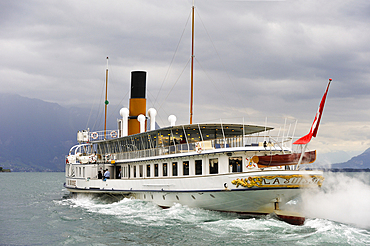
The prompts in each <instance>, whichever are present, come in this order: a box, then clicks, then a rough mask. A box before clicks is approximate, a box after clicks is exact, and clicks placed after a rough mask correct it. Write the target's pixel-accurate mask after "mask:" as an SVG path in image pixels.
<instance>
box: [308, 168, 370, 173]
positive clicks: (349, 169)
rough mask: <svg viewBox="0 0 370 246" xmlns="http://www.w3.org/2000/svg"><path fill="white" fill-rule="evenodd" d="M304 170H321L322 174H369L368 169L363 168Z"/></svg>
mask: <svg viewBox="0 0 370 246" xmlns="http://www.w3.org/2000/svg"><path fill="white" fill-rule="evenodd" d="M306 170H322V171H324V172H333V173H338V172H343V173H345V172H349V173H351V172H370V168H365V169H359V168H315V169H306Z"/></svg>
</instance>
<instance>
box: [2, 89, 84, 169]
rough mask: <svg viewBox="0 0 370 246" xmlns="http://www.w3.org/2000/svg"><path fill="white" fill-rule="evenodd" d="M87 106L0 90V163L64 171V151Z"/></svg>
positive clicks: (14, 167) (77, 128)
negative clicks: (48, 100)
mask: <svg viewBox="0 0 370 246" xmlns="http://www.w3.org/2000/svg"><path fill="white" fill-rule="evenodd" d="M89 114H90V110H83V109H77V108H64V107H62V106H60V105H58V104H56V103H49V102H45V101H42V100H39V99H31V98H25V97H21V96H18V95H11V94H0V166H1V167H3V168H4V169H11V170H12V171H64V164H65V155H66V154H68V151H69V149H70V147H71V146H72V145H73V144H75V143H76V142H77V141H76V133H77V130H80V129H85V128H86V122H87V119H88V116H89Z"/></svg>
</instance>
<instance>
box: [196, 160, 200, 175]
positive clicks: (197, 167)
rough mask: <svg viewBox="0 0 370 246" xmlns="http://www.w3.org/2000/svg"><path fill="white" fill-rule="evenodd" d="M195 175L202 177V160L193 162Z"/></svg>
mask: <svg viewBox="0 0 370 246" xmlns="http://www.w3.org/2000/svg"><path fill="white" fill-rule="evenodd" d="M195 175H202V160H195Z"/></svg>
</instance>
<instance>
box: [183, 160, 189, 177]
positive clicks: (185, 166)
mask: <svg viewBox="0 0 370 246" xmlns="http://www.w3.org/2000/svg"><path fill="white" fill-rule="evenodd" d="M182 168H183V169H182V171H183V175H189V161H184V162H183V163H182Z"/></svg>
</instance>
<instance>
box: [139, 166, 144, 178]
mask: <svg viewBox="0 0 370 246" xmlns="http://www.w3.org/2000/svg"><path fill="white" fill-rule="evenodd" d="M143 173H144V168H143V165H140V166H139V177H140V178H142V177H143Z"/></svg>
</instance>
